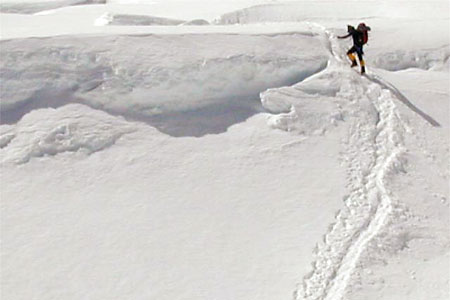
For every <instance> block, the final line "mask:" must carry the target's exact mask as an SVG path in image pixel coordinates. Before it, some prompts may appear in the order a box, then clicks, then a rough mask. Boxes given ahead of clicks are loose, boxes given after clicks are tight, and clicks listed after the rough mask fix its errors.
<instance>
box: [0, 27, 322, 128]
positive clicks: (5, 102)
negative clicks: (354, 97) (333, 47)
mask: <svg viewBox="0 0 450 300" xmlns="http://www.w3.org/2000/svg"><path fill="white" fill-rule="evenodd" d="M69 42H70V43H69ZM69 45H70V46H69ZM223 45H229V47H224V46H223ZM319 45H320V42H319V41H318V40H317V39H315V38H314V37H312V36H304V35H301V34H289V35H279V36H265V35H244V36H237V35H216V36H213V35H186V36H158V37H157V36H152V35H148V36H117V37H93V38H81V37H80V38H77V39H73V38H66V37H60V38H49V39H25V40H9V41H4V42H2V44H1V47H2V56H3V57H2V61H1V65H0V78H1V79H2V81H3V84H2V89H1V99H2V107H1V122H2V123H10V124H11V123H14V122H17V121H18V120H19V119H20V118H21V117H22V116H23V115H25V114H27V113H28V112H30V111H31V110H33V109H37V108H45V107H59V106H63V105H65V104H68V103H83V104H86V105H88V106H90V107H92V108H96V109H102V110H104V111H107V112H109V113H112V114H116V115H123V116H125V117H128V118H132V119H137V120H141V121H145V122H148V123H150V124H152V125H154V126H156V127H158V128H159V129H160V130H162V131H165V132H168V133H170V134H173V135H203V134H205V133H208V132H223V131H224V130H226V128H228V127H229V126H230V125H232V124H234V123H236V122H240V121H243V120H245V119H246V118H247V117H248V116H250V115H252V114H254V113H256V112H257V111H260V110H261V108H260V107H259V105H260V104H259V102H258V95H259V93H260V92H261V91H264V90H266V89H268V88H271V87H277V86H283V85H290V84H293V83H296V82H299V81H301V80H302V79H304V78H306V77H308V76H310V75H311V74H313V73H315V72H317V71H319V70H321V69H322V68H324V66H325V63H326V59H327V54H326V53H325V51H324V50H319V48H318V46H319ZM181 113H182V114H181ZM194 117H195V118H194ZM180 118H181V119H182V118H187V119H186V122H185V123H188V124H183V121H182V120H181V119H180ZM194 119H195V120H197V121H195V120H194ZM180 120H181V121H180ZM200 120H201V121H200ZM208 120H209V121H208ZM170 122H175V123H176V124H170ZM196 122H197V123H196ZM208 122H210V124H209V125H208ZM174 126H175V127H176V128H174ZM189 126H190V127H191V128H190V129H187V128H188V127H189ZM180 130H181V132H180ZM183 130H184V131H187V132H183Z"/></svg>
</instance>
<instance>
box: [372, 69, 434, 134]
mask: <svg viewBox="0 0 450 300" xmlns="http://www.w3.org/2000/svg"><path fill="white" fill-rule="evenodd" d="M367 78H369V79H370V80H371V81H373V82H375V83H377V84H379V85H380V86H382V87H383V88H385V89H388V90H390V91H391V92H392V93H393V94H394V95H395V96H396V97H397V99H398V100H400V101H401V102H402V103H403V104H405V105H406V106H407V107H408V108H409V109H411V110H412V111H413V112H415V113H416V114H418V115H419V116H420V117H422V118H423V119H424V120H425V121H427V122H428V123H429V124H430V125H431V126H433V127H441V124H439V122H438V121H436V120H435V119H433V118H432V117H431V116H430V115H428V114H427V113H425V112H424V111H422V110H421V109H420V108H418V107H417V106H415V105H414V104H413V103H412V102H411V101H409V99H408V98H407V97H406V96H405V95H404V94H403V93H402V92H400V90H399V89H397V88H396V87H395V86H394V85H393V84H391V83H389V82H387V81H386V80H384V79H383V78H381V77H380V76H378V75H375V74H372V75H367Z"/></svg>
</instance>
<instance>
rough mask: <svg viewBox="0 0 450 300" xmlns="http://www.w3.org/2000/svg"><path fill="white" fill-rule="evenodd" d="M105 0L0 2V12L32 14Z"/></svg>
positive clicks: (98, 2)
mask: <svg viewBox="0 0 450 300" xmlns="http://www.w3.org/2000/svg"><path fill="white" fill-rule="evenodd" d="M105 3H106V0H53V1H43V2H29V3H27V2H15V3H0V12H2V13H10V14H34V13H37V12H41V11H45V10H51V9H57V8H61V7H67V6H74V5H90V4H105Z"/></svg>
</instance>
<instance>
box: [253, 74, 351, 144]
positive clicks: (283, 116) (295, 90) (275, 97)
mask: <svg viewBox="0 0 450 300" xmlns="http://www.w3.org/2000/svg"><path fill="white" fill-rule="evenodd" d="M355 75H357V74H355ZM342 88H343V80H342V79H341V76H339V74H338V73H336V72H330V71H323V72H321V73H319V74H317V75H314V76H312V77H310V78H308V79H306V80H305V81H303V82H300V83H298V84H296V85H294V86H291V87H282V88H275V89H269V90H267V91H265V92H263V93H261V102H262V105H263V107H264V108H265V109H267V110H268V111H270V112H272V113H274V115H271V116H270V117H269V118H268V124H269V126H270V127H272V128H276V129H280V130H284V131H290V132H295V133H297V134H302V135H306V136H309V135H321V134H324V133H325V132H326V131H327V130H328V129H331V128H333V127H335V126H337V125H338V123H339V121H342V120H343V119H344V112H343V110H342V105H341V104H340V103H339V101H336V97H339V93H341V90H342Z"/></svg>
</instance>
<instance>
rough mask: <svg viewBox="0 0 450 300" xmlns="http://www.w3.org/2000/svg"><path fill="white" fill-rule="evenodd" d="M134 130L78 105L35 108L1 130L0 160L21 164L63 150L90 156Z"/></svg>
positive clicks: (110, 117)
mask: <svg viewBox="0 0 450 300" xmlns="http://www.w3.org/2000/svg"><path fill="white" fill-rule="evenodd" d="M2 127H3V126H2ZM134 130H135V129H134V128H133V127H132V125H130V124H129V123H127V122H125V121H123V120H120V119H118V118H115V117H112V116H109V115H108V114H106V113H104V112H100V111H95V110H92V109H87V108H86V107H85V106H84V105H80V104H70V105H67V106H64V107H62V108H59V109H45V110H36V111H33V112H32V113H30V114H28V115H26V116H25V117H24V118H23V119H22V120H21V121H20V122H19V123H18V124H17V125H16V126H15V127H14V128H8V130H3V132H2V133H0V151H1V152H0V153H1V154H2V155H1V157H2V160H1V162H2V163H17V164H21V163H26V162H28V161H29V160H30V159H32V158H34V157H44V156H55V155H57V154H61V153H64V152H77V153H80V154H82V155H89V154H92V153H94V152H98V151H101V150H103V149H106V148H108V147H110V146H112V145H114V143H115V142H116V141H117V140H118V139H119V138H120V137H122V136H123V135H124V134H127V133H131V132H133V131H134Z"/></svg>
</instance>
